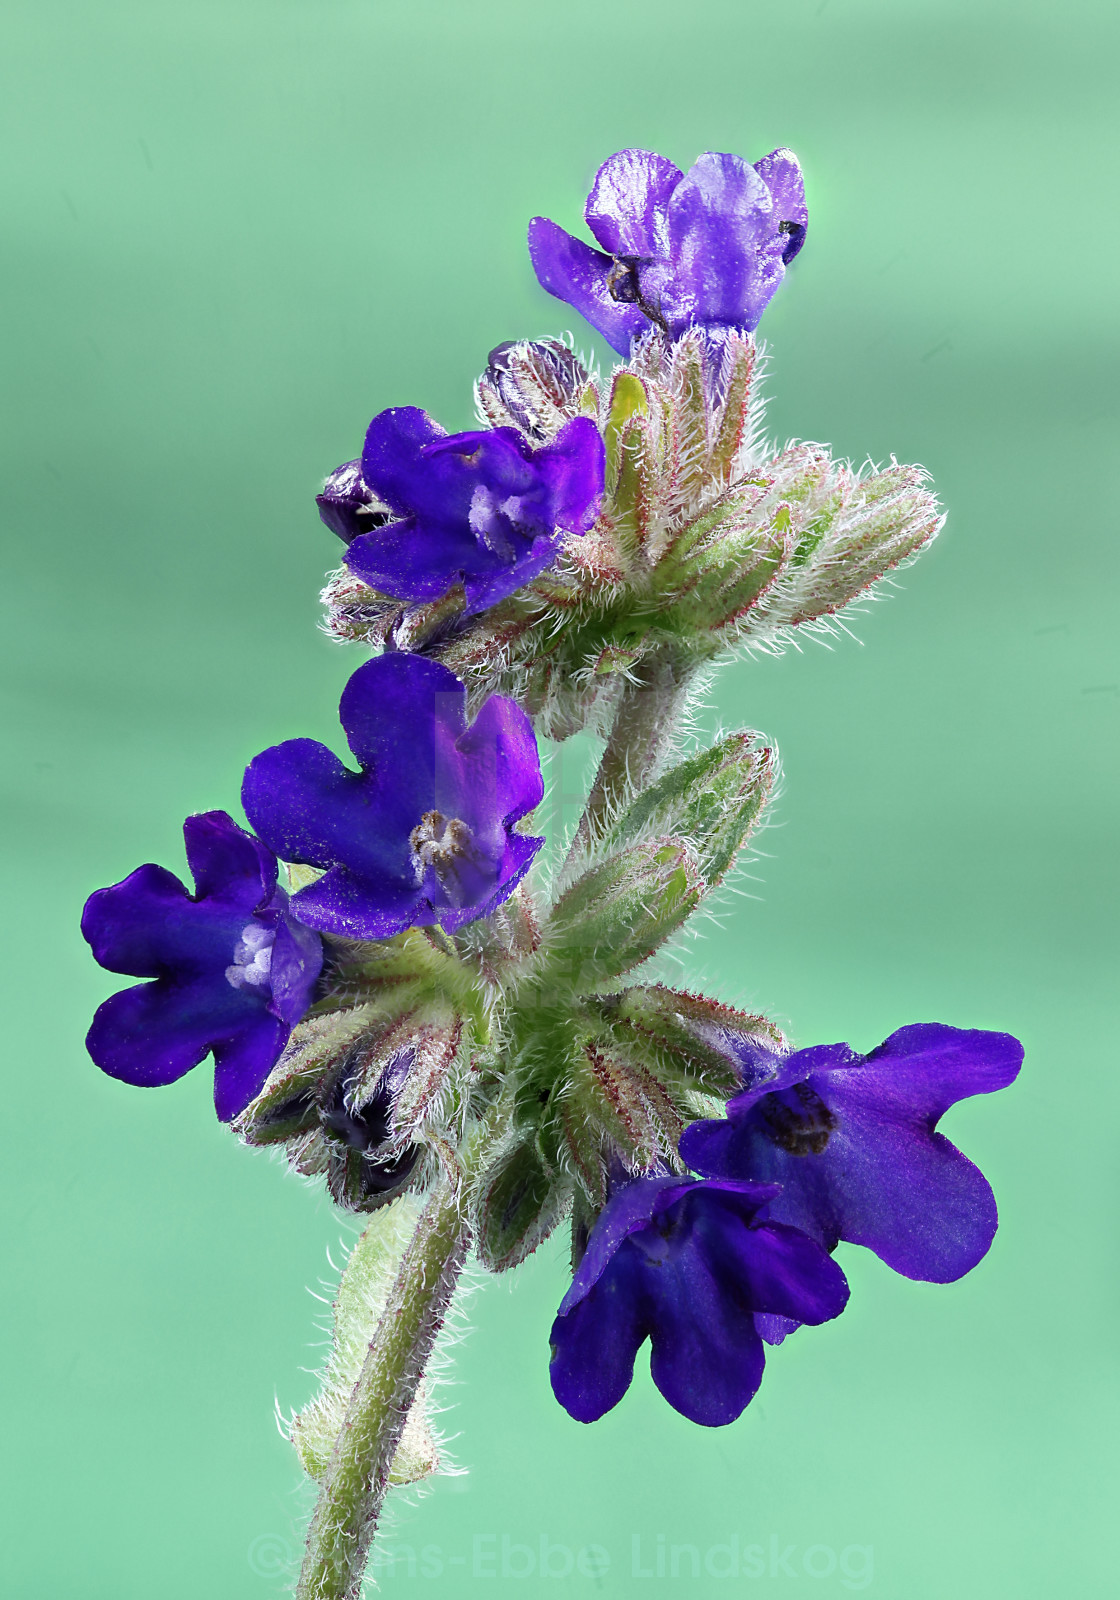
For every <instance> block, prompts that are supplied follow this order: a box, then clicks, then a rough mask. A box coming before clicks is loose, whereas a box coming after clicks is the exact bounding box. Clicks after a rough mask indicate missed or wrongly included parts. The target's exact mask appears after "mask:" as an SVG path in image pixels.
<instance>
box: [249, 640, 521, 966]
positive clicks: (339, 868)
mask: <svg viewBox="0 0 1120 1600" xmlns="http://www.w3.org/2000/svg"><path fill="white" fill-rule="evenodd" d="M339 718H340V720H341V722H342V726H343V729H344V731H345V733H346V737H347V740H348V741H349V744H350V749H351V750H352V751H353V753H354V756H355V757H356V759H357V761H358V762H359V764H360V768H361V770H360V771H359V772H354V771H352V770H351V769H350V768H349V767H347V766H345V765H344V764H343V763H342V762H341V761H340V760H339V759H338V757H337V756H336V755H334V754H333V753H332V752H331V751H330V750H328V749H327V748H326V746H325V745H321V744H319V743H318V742H317V741H315V740H314V739H289V740H288V741H287V742H286V743H284V744H280V745H274V746H273V747H272V748H271V749H269V750H265V751H264V752H263V754H261V755H259V756H257V757H256V759H255V760H254V761H253V762H251V763H250V765H249V768H248V770H247V771H246V773H245V782H244V786H243V788H242V800H243V803H244V806H245V811H246V813H247V815H248V817H249V819H250V821H251V822H252V824H253V826H254V828H255V829H256V830H257V832H258V833H259V834H260V836H261V837H262V838H263V839H264V840H266V842H267V843H268V844H269V845H270V846H271V847H272V848H273V849H274V850H275V851H276V853H277V854H278V855H280V856H282V857H283V858H284V859H285V860H286V861H298V862H302V863H304V864H306V865H309V866H314V867H320V868H323V869H324V871H323V876H322V877H320V878H318V879H316V881H315V882H314V883H311V884H309V885H308V886H307V887H306V888H303V889H301V890H300V891H299V893H298V894H297V895H295V897H294V898H293V901H292V909H293V911H294V913H295V914H296V915H297V916H298V917H299V918H300V920H301V921H302V922H305V923H307V925H308V926H309V927H313V928H318V929H320V930H321V931H322V932H324V933H334V934H339V935H342V936H345V937H348V938H356V939H381V938H386V937H388V936H390V935H392V934H395V933H399V932H401V931H402V930H403V929H405V928H409V927H425V926H429V925H431V924H434V923H439V924H441V925H442V926H443V927H444V928H445V929H447V930H448V931H451V930H454V929H455V928H458V927H460V926H461V925H462V924H463V923H466V922H473V921H474V920H475V919H476V918H478V917H483V916H486V915H487V914H488V913H489V912H490V911H492V910H493V909H494V908H495V907H496V906H498V905H500V904H501V903H502V901H503V900H506V899H508V897H509V896H510V895H511V894H512V893H513V890H514V889H515V888H516V886H517V884H518V883H519V882H520V880H521V878H522V877H523V876H524V874H525V873H526V872H527V871H528V869H529V866H530V864H531V862H532V860H533V857H534V855H535V854H536V852H537V850H538V849H539V848H540V846H541V844H542V843H543V840H541V839H538V838H532V837H529V836H527V835H525V834H521V833H518V832H516V831H515V824H516V823H517V822H519V821H520V820H521V818H522V817H524V816H526V815H527V814H528V813H529V812H530V811H532V810H533V808H534V807H535V806H537V805H539V804H540V801H541V798H542V795H543V786H542V783H541V771H540V760H539V757H538V754H537V744H536V739H535V738H534V736H533V730H532V725H531V724H530V721H529V718H528V716H527V715H526V714H525V712H524V711H522V710H521V708H520V707H519V706H517V705H515V704H514V703H513V701H512V700H506V699H503V698H502V697H500V696H498V695H494V696H491V698H490V699H489V700H487V701H486V703H485V704H484V705H483V707H482V709H481V710H480V711H479V713H478V715H477V717H476V718H475V719H474V721H473V722H472V723H469V724H468V721H467V695H466V689H465V688H464V686H463V684H462V683H461V682H460V681H459V679H458V678H456V676H455V674H454V673H453V672H450V671H448V669H447V668H446V667H443V666H441V665H440V664H439V663H438V662H435V661H429V660H426V659H425V658H423V657H421V656H414V655H407V654H403V653H395V654H389V655H384V656H378V657H376V658H375V659H374V660H372V661H367V662H366V663H365V665H364V666H361V667H359V668H358V670H357V672H355V673H354V675H353V677H352V678H351V679H350V681H349V683H348V684H347V685H346V688H345V689H344V690H343V693H342V699H341V702H340V704H339Z"/></svg>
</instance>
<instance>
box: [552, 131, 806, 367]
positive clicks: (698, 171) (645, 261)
mask: <svg viewBox="0 0 1120 1600" xmlns="http://www.w3.org/2000/svg"><path fill="white" fill-rule="evenodd" d="M584 216H585V217H586V219H587V225H588V227H589V228H590V229H591V232H592V233H593V234H594V235H595V237H596V239H597V240H598V241H599V243H600V245H601V246H602V250H594V249H592V247H591V246H590V245H587V244H584V243H583V242H582V240H580V239H575V238H573V237H572V235H571V234H570V233H565V232H564V230H563V228H559V227H557V225H556V224H555V223H554V222H550V221H548V219H547V218H545V217H534V219H533V221H532V222H531V223H530V224H529V253H530V255H531V257H532V261H533V267H534V269H535V271H536V274H537V277H538V278H539V279H540V282H541V285H542V287H543V288H545V289H547V290H548V292H549V294H553V295H555V296H556V297H557V299H559V300H565V301H567V303H568V304H569V305H570V306H572V307H574V309H575V310H576V311H578V312H579V313H580V315H581V316H583V317H585V318H586V319H587V321H588V322H589V323H590V324H591V326H592V327H593V328H595V329H597V331H598V332H599V333H601V334H602V335H603V337H604V339H606V341H607V343H608V344H609V345H611V346H612V348H613V349H615V350H617V351H618V352H619V354H620V355H623V356H625V355H628V354H629V352H630V346H631V342H632V340H634V339H637V338H639V337H640V336H641V335H642V334H643V333H646V332H648V331H649V328H650V326H651V325H653V326H656V327H659V328H661V329H662V330H663V331H664V332H665V333H667V334H668V335H669V336H670V337H671V338H673V339H678V338H680V336H681V334H682V333H684V331H685V329H686V328H691V327H701V328H705V329H708V330H713V331H714V330H719V329H724V328H737V329H739V330H741V331H744V332H750V331H751V330H753V329H754V328H756V327H757V326H758V322H759V318H760V317H761V316H762V313H763V311H764V310H765V309H766V306H767V305H768V304H769V301H770V298H771V296H772V295H773V293H774V291H775V290H776V289H777V287H778V285H779V284H780V283H781V281H782V278H783V277H784V275H785V269H786V267H787V266H788V265H789V263H790V262H791V261H792V260H793V258H794V256H795V255H796V254H797V252H798V251H799V250H800V249H801V246H802V245H803V244H804V242H805V231H806V227H807V225H808V212H807V211H806V209H805V185H804V181H803V179H802V176H801V168H800V166H799V164H798V161H797V157H796V156H795V155H794V154H793V152H792V151H790V150H772V151H771V152H770V154H769V155H768V156H763V158H762V160H761V161H756V162H755V164H754V166H751V165H750V164H749V163H748V162H746V161H744V160H743V159H742V157H741V156H732V155H717V154H716V153H714V152H712V151H709V152H708V153H707V154H705V155H702V156H701V157H700V158H699V159H698V160H697V161H696V162H695V163H694V165H693V166H692V167H691V168H690V169H689V171H688V172H687V173H682V172H681V170H680V169H679V167H675V166H674V165H673V163H672V162H671V161H666V160H665V158H664V157H663V156H658V155H654V154H653V153H652V151H649V150H620V151H619V152H618V154H617V155H613V156H611V157H610V158H609V159H608V160H607V161H605V162H604V163H603V165H602V166H601V167H600V168H599V171H598V173H597V174H596V176H595V182H594V183H593V184H592V187H591V193H590V195H589V196H588V199H587V205H586V207H585V209H584Z"/></svg>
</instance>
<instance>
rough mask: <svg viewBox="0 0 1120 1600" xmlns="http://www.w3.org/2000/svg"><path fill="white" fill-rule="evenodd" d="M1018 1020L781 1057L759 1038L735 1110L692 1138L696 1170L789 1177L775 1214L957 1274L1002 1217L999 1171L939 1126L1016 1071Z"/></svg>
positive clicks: (924, 1272)
mask: <svg viewBox="0 0 1120 1600" xmlns="http://www.w3.org/2000/svg"><path fill="white" fill-rule="evenodd" d="M1022 1059H1023V1048H1022V1046H1021V1045H1020V1044H1019V1042H1018V1040H1017V1039H1014V1038H1012V1037H1011V1035H1010V1034H1006V1033H991V1032H986V1031H984V1030H980V1029H966V1028H951V1027H947V1026H945V1025H943V1024H941V1023H915V1024H913V1025H912V1026H910V1027H906V1028H900V1029H899V1030H898V1032H897V1033H892V1034H891V1036H890V1038H889V1039H887V1040H886V1041H885V1042H884V1043H883V1044H881V1045H880V1046H879V1047H878V1048H877V1049H876V1050H873V1051H872V1052H871V1053H870V1055H867V1056H861V1055H858V1054H857V1053H856V1052H855V1051H853V1050H851V1049H850V1048H849V1046H847V1045H844V1044H838V1045H818V1046H815V1047H813V1048H811V1049H808V1050H799V1051H797V1052H796V1053H795V1054H792V1055H788V1056H785V1057H774V1058H772V1059H771V1062H770V1076H768V1077H767V1076H763V1075H762V1072H761V1069H760V1061H759V1055H758V1051H757V1046H752V1053H751V1057H750V1060H749V1061H746V1060H745V1061H744V1067H745V1068H746V1069H747V1083H748V1087H747V1088H745V1089H744V1091H743V1092H742V1093H741V1094H739V1095H737V1096H736V1097H735V1098H734V1099H733V1100H731V1101H730V1103H729V1104H728V1108H727V1109H728V1115H727V1119H726V1120H718V1121H702V1122H694V1123H693V1124H692V1125H691V1126H690V1127H689V1128H686V1129H685V1132H684V1134H683V1135H682V1138H681V1141H680V1150H681V1156H682V1158H683V1159H684V1160H685V1161H686V1162H687V1163H688V1164H689V1166H691V1167H692V1168H693V1169H694V1170H695V1171H697V1172H703V1173H708V1174H710V1175H712V1176H715V1177H721V1178H731V1177H736V1178H744V1179H746V1178H749V1179H751V1180H753V1181H756V1182H760V1183H778V1184H780V1185H781V1193H780V1194H779V1195H777V1196H776V1198H775V1199H774V1201H773V1202H772V1204H771V1207H770V1214H771V1215H772V1216H773V1217H775V1218H776V1219H778V1220H779V1221H782V1222H787V1223H790V1224H791V1225H792V1226H794V1227H797V1228H801V1229H803V1230H804V1231H805V1232H806V1233H808V1234H810V1235H811V1236H812V1237H813V1238H814V1239H817V1240H819V1241H820V1243H821V1244H822V1245H823V1246H824V1247H825V1248H826V1249H827V1250H833V1249H835V1248H836V1245H837V1244H838V1243H839V1242H840V1240H842V1239H843V1240H847V1241H848V1242H849V1243H852V1244H861V1245H866V1246H867V1248H868V1249H870V1250H873V1251H874V1252H875V1254H876V1255H877V1256H879V1257H880V1258H881V1259H882V1260H883V1261H885V1262H886V1264H887V1266H889V1267H893V1268H894V1270H895V1271H896V1272H899V1273H901V1274H902V1275H903V1276H904V1277H907V1278H916V1279H922V1280H924V1281H926V1282H930V1283H951V1282H953V1281H954V1280H955V1279H957V1278H960V1277H963V1276H964V1274H965V1273H966V1272H969V1271H971V1269H972V1268H973V1267H974V1266H975V1265H976V1264H977V1262H978V1261H980V1260H981V1259H982V1258H983V1256H984V1255H986V1253H987V1251H988V1249H989V1247H990V1245H991V1243H992V1239H993V1238H994V1236H995V1231H996V1225H997V1221H998V1218H997V1214H996V1203H995V1198H994V1196H993V1194H992V1191H991V1188H990V1186H989V1184H988V1181H987V1179H986V1178H985V1177H984V1175H983V1173H982V1172H980V1171H979V1169H978V1168H977V1167H975V1166H973V1164H972V1162H971V1161H969V1160H968V1159H967V1158H966V1157H965V1156H963V1155H962V1154H961V1152H960V1151H959V1150H958V1149H957V1148H956V1146H955V1145H953V1144H950V1142H949V1140H948V1139H946V1138H945V1136H944V1135H943V1134H940V1133H938V1132H937V1131H936V1127H937V1123H938V1120H939V1119H940V1117H941V1116H942V1115H943V1114H944V1112H945V1111H947V1110H948V1108H949V1107H950V1106H951V1105H954V1104H955V1103H956V1102H957V1101H958V1100H963V1099H965V1098H967V1097H968V1096H970V1095H974V1094H990V1093H992V1092H993V1091H994V1090H997V1089H1003V1088H1006V1087H1007V1085H1008V1084H1010V1083H1011V1082H1013V1081H1014V1079H1015V1076H1016V1074H1017V1073H1018V1071H1019V1067H1020V1065H1021V1063H1022Z"/></svg>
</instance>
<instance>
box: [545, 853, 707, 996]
mask: <svg viewBox="0 0 1120 1600" xmlns="http://www.w3.org/2000/svg"><path fill="white" fill-rule="evenodd" d="M704 887H705V884H704V878H703V874H702V872H701V870H700V866H699V863H698V861H697V859H696V856H695V854H694V852H693V851H692V850H691V849H690V848H689V846H688V845H686V844H683V843H681V842H680V841H679V840H674V839H653V840H650V841H649V842H646V843H642V844H637V845H632V846H631V847H629V848H628V849H624V850H620V851H618V852H617V853H616V854H615V855H612V856H610V857H609V858H608V859H607V860H605V861H600V862H598V863H597V864H596V865H595V866H593V867H591V868H590V869H589V870H588V871H587V872H585V873H584V874H583V876H582V877H580V878H579V879H577V880H576V882H575V883H573V884H572V886H571V888H569V889H568V890H566V891H565V893H564V894H563V895H561V897H560V899H559V900H558V901H557V903H556V905H555V906H554V907H553V909H552V914H551V917H550V918H549V921H548V924H547V926H546V928H545V930H544V944H543V949H544V952H545V954H546V961H547V970H548V972H549V973H550V974H551V975H555V976H556V977H557V978H559V979H561V980H562V981H566V982H567V983H568V984H569V985H570V987H571V988H572V989H573V990H579V989H581V988H582V989H594V988H596V987H598V986H599V985H600V984H602V983H603V982H605V981H607V980H609V979H611V978H615V977H617V976H619V975H620V974H621V973H624V972H628V971H629V970H630V969H631V967H636V966H637V965H638V964H639V963H640V962H642V961H645V960H646V959H647V958H648V957H649V956H651V955H653V953H654V952H655V951H656V950H659V949H660V947H661V946H662V945H663V944H664V943H665V941H666V939H670V938H672V936H673V934H675V933H676V932H677V931H678V930H679V929H680V928H681V927H682V926H683V924H684V923H685V921H686V920H687V919H688V917H689V916H691V914H692V912H693V911H695V909H696V907H697V906H698V905H699V904H700V900H701V897H702V895H703V892H704ZM542 981H544V982H546V983H547V981H548V979H547V977H545V978H543V980H542Z"/></svg>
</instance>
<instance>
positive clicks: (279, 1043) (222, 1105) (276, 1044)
mask: <svg viewBox="0 0 1120 1600" xmlns="http://www.w3.org/2000/svg"><path fill="white" fill-rule="evenodd" d="M290 1033H291V1028H290V1027H289V1026H288V1025H287V1023H285V1022H281V1021H280V1020H279V1018H277V1017H273V1016H270V1015H269V1014H268V1013H267V1012H262V1013H261V1015H260V1017H259V1018H254V1020H253V1021H252V1022H251V1023H250V1025H249V1026H248V1027H245V1028H243V1029H241V1031H240V1032H238V1033H236V1034H234V1035H233V1037H232V1038H230V1039H225V1040H222V1041H221V1042H220V1043H219V1044H216V1045H215V1046H214V1110H215V1111H216V1112H217V1113H218V1120H219V1122H232V1121H233V1119H234V1117H237V1116H240V1115H241V1113H242V1112H243V1111H244V1109H245V1107H246V1106H247V1105H248V1104H249V1102H250V1101H251V1100H255V1099H256V1097H257V1095H258V1094H259V1093H260V1091H261V1089H262V1088H263V1086H264V1081H265V1079H266V1078H267V1077H268V1075H269V1073H270V1072H271V1071H272V1068H273V1067H274V1066H275V1064H276V1062H277V1061H278V1060H279V1058H280V1052H281V1051H282V1050H283V1048H284V1046H285V1045H286V1044H287V1042H288V1035H289V1034H290Z"/></svg>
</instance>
